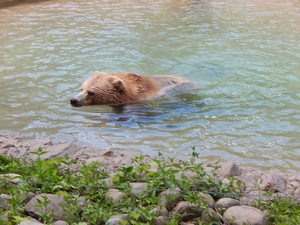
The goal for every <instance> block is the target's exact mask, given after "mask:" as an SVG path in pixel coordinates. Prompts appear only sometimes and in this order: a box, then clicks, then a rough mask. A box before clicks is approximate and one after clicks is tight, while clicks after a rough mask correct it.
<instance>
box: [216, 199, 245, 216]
mask: <svg viewBox="0 0 300 225" xmlns="http://www.w3.org/2000/svg"><path fill="white" fill-rule="evenodd" d="M239 205H242V204H241V202H239V201H238V200H236V199H233V198H220V199H219V200H218V201H217V202H216V209H217V210H218V211H219V212H220V213H223V212H224V211H225V210H226V209H228V208H230V207H232V206H239Z"/></svg>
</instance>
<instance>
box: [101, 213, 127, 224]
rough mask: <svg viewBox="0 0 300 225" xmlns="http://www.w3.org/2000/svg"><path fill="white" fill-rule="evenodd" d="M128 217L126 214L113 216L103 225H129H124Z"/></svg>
mask: <svg viewBox="0 0 300 225" xmlns="http://www.w3.org/2000/svg"><path fill="white" fill-rule="evenodd" d="M127 217H128V215H127V214H120V215H115V216H112V217H110V218H109V219H108V220H107V221H106V223H105V225H124V224H129V223H124V221H127V220H128V218H127Z"/></svg>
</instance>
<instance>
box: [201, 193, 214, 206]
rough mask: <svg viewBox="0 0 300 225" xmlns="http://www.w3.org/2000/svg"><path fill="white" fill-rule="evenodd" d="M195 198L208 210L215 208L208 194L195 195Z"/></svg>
mask: <svg viewBox="0 0 300 225" xmlns="http://www.w3.org/2000/svg"><path fill="white" fill-rule="evenodd" d="M197 196H198V198H199V199H200V201H201V202H202V203H203V204H204V205H206V206H208V207H209V208H214V207H215V200H214V199H213V197H211V196H210V195H209V194H204V193H197Z"/></svg>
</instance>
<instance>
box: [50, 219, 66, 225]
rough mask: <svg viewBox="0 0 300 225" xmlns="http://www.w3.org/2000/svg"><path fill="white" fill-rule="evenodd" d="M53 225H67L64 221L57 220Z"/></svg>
mask: <svg viewBox="0 0 300 225" xmlns="http://www.w3.org/2000/svg"><path fill="white" fill-rule="evenodd" d="M53 225H69V224H68V223H67V222H66V221H63V220H58V221H56V222H55V223H53Z"/></svg>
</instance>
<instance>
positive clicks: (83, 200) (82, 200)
mask: <svg viewBox="0 0 300 225" xmlns="http://www.w3.org/2000/svg"><path fill="white" fill-rule="evenodd" d="M90 203H91V201H90V200H88V199H86V198H85V197H83V196H80V197H79V198H78V199H77V200H76V206H77V209H78V210H80V211H82V210H83V208H84V207H86V206H87V205H89V204H90Z"/></svg>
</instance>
